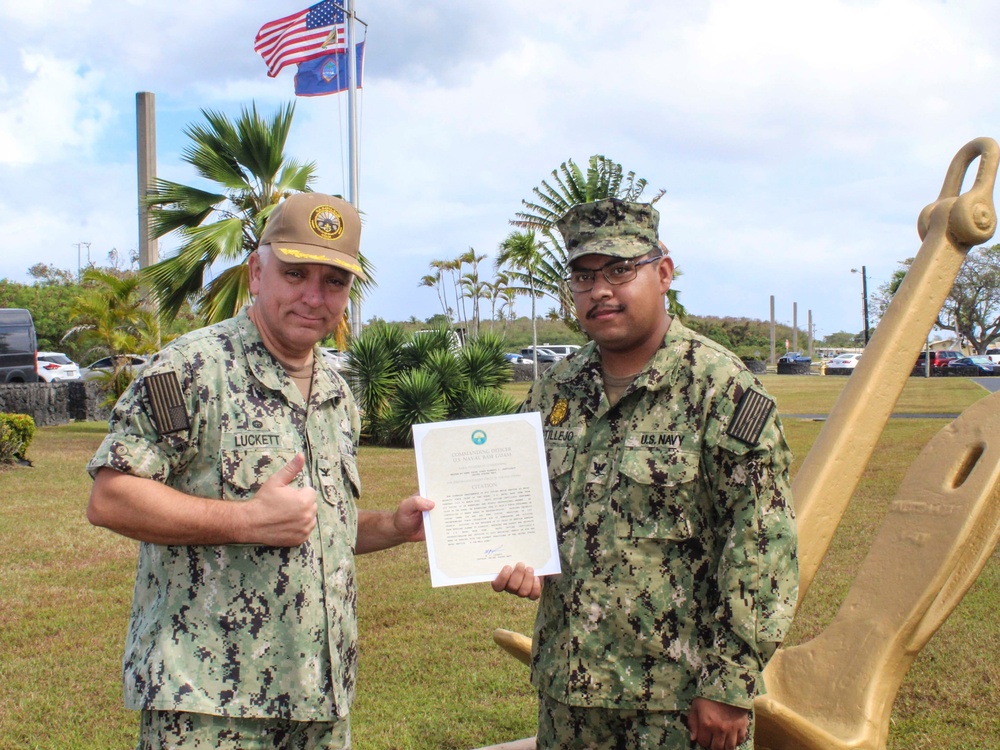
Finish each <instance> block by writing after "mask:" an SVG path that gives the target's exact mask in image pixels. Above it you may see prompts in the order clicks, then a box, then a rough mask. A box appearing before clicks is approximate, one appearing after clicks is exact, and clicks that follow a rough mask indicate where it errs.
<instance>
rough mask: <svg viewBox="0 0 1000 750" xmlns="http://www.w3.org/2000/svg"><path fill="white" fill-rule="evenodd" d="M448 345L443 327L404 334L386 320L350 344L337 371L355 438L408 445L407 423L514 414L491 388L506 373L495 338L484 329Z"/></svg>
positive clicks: (511, 405)
mask: <svg viewBox="0 0 1000 750" xmlns="http://www.w3.org/2000/svg"><path fill="white" fill-rule="evenodd" d="M455 344H456V338H455V335H454V334H453V333H452V332H451V331H450V330H448V329H446V328H444V329H440V330H432V331H421V332H419V333H418V334H415V335H408V334H406V333H404V332H403V331H402V329H401V328H399V327H397V326H390V325H386V324H378V325H373V326H369V327H368V328H366V329H365V330H364V331H363V332H362V333H361V335H360V336H358V337H357V338H356V339H355V340H354V341H352V342H351V346H350V348H349V349H348V352H347V366H346V367H345V369H344V375H345V377H346V378H347V380H348V382H349V383H350V385H351V389H352V390H353V391H354V394H355V396H356V397H357V400H358V407H359V408H360V410H361V419H362V424H361V433H362V436H363V439H365V440H367V441H371V442H373V443H375V444H382V445H410V444H411V443H412V439H413V436H412V433H411V431H410V429H411V427H412V426H413V425H414V424H423V423H427V422H440V421H443V420H446V419H460V418H462V417H465V416H473V415H475V416H493V415H497V414H510V413H512V412H513V411H515V409H516V405H515V404H514V403H513V400H512V399H510V398H508V397H505V396H504V395H503V394H502V393H500V391H499V387H500V385H501V384H503V383H505V382H507V381H508V380H510V378H511V374H512V373H511V366H510V363H508V362H507V360H506V359H504V356H503V352H504V348H503V339H502V338H501V337H499V336H496V335H493V334H484V335H482V336H480V337H478V338H475V339H472V340H470V341H469V342H467V344H466V346H465V347H464V348H461V349H456V348H455Z"/></svg>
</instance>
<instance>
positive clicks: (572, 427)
mask: <svg viewBox="0 0 1000 750" xmlns="http://www.w3.org/2000/svg"><path fill="white" fill-rule="evenodd" d="M658 221H659V216H658V213H657V212H656V210H655V209H653V208H652V206H650V205H645V204H633V203H624V202H622V201H618V200H604V201H598V202H595V203H588V204H584V205H579V206H575V207H573V208H572V209H571V210H570V211H569V212H568V213H567V214H566V215H565V216H564V217H563V218H562V220H561V221H560V222H559V223H558V225H557V226H558V228H559V230H560V232H561V233H562V235H563V237H564V239H565V241H566V249H567V253H568V261H569V264H570V268H571V273H570V277H569V285H570V289H571V290H572V291H573V294H574V297H575V302H576V307H577V315H578V318H579V320H580V324H581V326H582V327H583V329H584V330H585V331H586V332H587V333H588V334H589V335H590V337H591V338H592V339H593V341H592V342H591V343H590V344H588V345H587V346H585V347H583V348H582V349H581V350H580V351H578V352H577V353H576V354H575V355H573V356H571V357H569V358H567V359H566V360H564V361H563V362H560V363H557V364H556V365H555V366H554V367H553V368H552V369H551V370H549V371H548V372H547V373H546V374H545V376H544V377H543V378H542V379H541V380H540V381H539V382H537V383H536V384H535V385H534V386H533V387H532V389H531V391H530V392H529V394H528V399H527V401H526V403H525V406H524V409H525V410H530V411H537V412H540V413H541V415H542V420H543V424H544V431H545V442H546V449H547V453H548V460H549V476H550V479H551V483H552V498H553V504H554V506H555V508H554V510H555V517H556V526H557V530H558V536H559V551H560V556H561V564H562V571H563V572H562V574H561V575H559V576H553V577H552V578H550V579H548V580H546V581H545V584H544V586H542V585H541V581H540V580H539V579H538V578H537V577H536V576H535V575H534V573H533V571H532V570H531V568H525V567H524V566H523V565H517V566H515V567H514V568H510V567H506V568H504V570H503V571H502V572H501V573H500V575H499V576H498V577H497V579H496V580H495V581H494V583H493V586H494V588H495V589H496V590H498V591H500V590H507V591H510V592H512V593H516V594H518V595H521V596H528V597H531V598H537V597H538V596H539V595H540V596H541V602H540V604H539V610H538V618H537V622H536V626H535V638H534V653H533V655H532V672H531V675H532V683H533V684H534V685H535V686H536V687H537V688H538V690H539V694H540V708H539V729H538V745H539V747H543V748H621V747H624V748H653V747H656V748H690V747H696V746H698V745H700V746H701V747H703V748H711V749H712V750H723V749H724V750H732V748H735V747H737V746H738V745H739V746H741V747H752V742H753V741H752V711H751V708H752V705H753V699H754V696H755V695H756V694H758V693H759V692H762V690H763V687H764V686H763V683H762V680H761V671H762V670H763V668H764V665H765V664H766V662H767V660H768V659H769V658H770V657H771V655H772V654H773V653H774V651H775V649H776V648H777V646H778V644H779V643H780V642H781V640H782V638H783V637H784V636H785V634H786V633H787V631H788V627H789V625H790V623H791V619H792V614H793V612H794V609H795V601H796V594H797V581H798V566H797V559H796V535H795V522H794V514H793V511H792V506H791V496H790V493H789V484H788V466H789V464H790V462H791V454H790V452H789V450H788V447H787V445H786V444H785V440H784V437H783V435H782V432H781V426H780V424H779V421H778V418H777V415H776V413H775V408H774V402H773V401H772V400H771V398H770V397H769V396H768V395H767V394H766V393H765V391H764V389H763V388H762V387H761V385H760V383H758V382H757V380H756V379H755V378H754V376H753V375H752V374H751V373H750V372H749V371H747V369H746V368H745V367H744V366H743V365H742V363H741V362H740V361H739V359H737V358H736V357H735V356H734V355H733V354H731V353H730V352H728V351H726V350H725V349H724V348H723V347H721V346H719V345H718V344H716V343H714V342H712V341H710V340H708V339H706V338H703V337H701V336H699V335H697V334H695V333H693V332H692V331H690V330H689V329H687V328H685V327H684V326H683V325H682V324H681V323H680V322H679V321H677V320H676V319H671V317H670V316H669V315H668V313H667V311H666V309H665V306H664V296H665V295H666V292H667V290H668V289H669V288H670V282H671V280H672V278H673V263H672V261H671V259H670V258H669V257H667V256H666V255H665V254H664V251H665V249H666V248H665V247H664V246H663V245H662V244H661V243H660V242H659V239H658V237H657V224H658Z"/></svg>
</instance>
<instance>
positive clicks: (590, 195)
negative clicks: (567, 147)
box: [511, 154, 666, 231]
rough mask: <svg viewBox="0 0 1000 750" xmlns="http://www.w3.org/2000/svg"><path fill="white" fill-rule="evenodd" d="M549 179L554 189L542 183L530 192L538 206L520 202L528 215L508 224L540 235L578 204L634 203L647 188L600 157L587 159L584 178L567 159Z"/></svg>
mask: <svg viewBox="0 0 1000 750" xmlns="http://www.w3.org/2000/svg"><path fill="white" fill-rule="evenodd" d="M552 178H553V180H554V181H555V183H556V185H557V186H558V187H553V186H552V185H549V183H547V182H546V181H545V180H542V184H541V186H540V187H536V188H533V189H532V191H531V192H533V193H534V194H535V197H536V198H537V200H538V201H539V202H538V203H530V202H528V201H524V200H522V201H521V203H522V204H523V205H524V207H525V208H527V209H528V212H524V211H520V212H518V213H517V214H516V216H517V218H516V219H514V220H513V221H511V224H513V225H514V226H517V227H523V228H525V229H536V230H538V231H544V230H546V229H549V228H551V227H553V226H555V223H556V222H557V221H559V219H560V218H561V217H562V216H563V214H565V213H566V212H567V211H568V210H569V209H571V208H572V207H573V206H575V205H578V204H580V203H592V202H593V201H599V200H604V199H605V198H618V199H620V200H623V201H627V202H629V203H634V202H636V201H638V200H640V198H641V197H642V194H643V192H644V191H645V190H646V185H647V182H646V180H645V179H641V178H640V179H638V180H637V179H636V177H635V172H629V173H628V174H627V175H626V174H623V170H622V166H621V164H618V163H616V162H613V161H611V160H610V159H608V158H607V157H606V156H601V155H600V154H595V155H594V156H591V157H590V161H589V163H588V166H587V174H586V175H584V174H583V172H582V171H581V170H580V168H579V167H578V166H577V165H576V163H575V162H574V161H573V160H572V159H567V160H566V161H564V162H563V163H562V164H560V165H559V167H558V168H557V169H553V170H552ZM664 193H666V190H660V191H659V192H658V193H657V194H656V195H655V196H653V198H652V199H651V200H650V201H649V202H650V203H656V201H658V200H659V199H660V198H662V197H663V194H664Z"/></svg>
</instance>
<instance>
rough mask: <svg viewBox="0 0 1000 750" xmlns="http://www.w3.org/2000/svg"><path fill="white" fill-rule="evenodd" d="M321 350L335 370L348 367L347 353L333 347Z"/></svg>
mask: <svg viewBox="0 0 1000 750" xmlns="http://www.w3.org/2000/svg"><path fill="white" fill-rule="evenodd" d="M319 350H320V353H321V354H322V355H323V357H324V358H326V360H327V361H328V362H329V363H330V364H332V365H333V369H335V370H340V369H341V368H343V367H346V366H347V352H342V351H340V349H337V348H335V347H332V346H321V347H320V348H319Z"/></svg>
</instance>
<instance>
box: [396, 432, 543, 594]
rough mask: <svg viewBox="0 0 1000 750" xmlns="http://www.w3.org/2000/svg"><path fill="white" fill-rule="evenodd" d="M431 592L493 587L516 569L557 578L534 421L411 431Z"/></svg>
mask: <svg viewBox="0 0 1000 750" xmlns="http://www.w3.org/2000/svg"><path fill="white" fill-rule="evenodd" d="M413 446H414V449H415V452H416V458H417V479H418V481H419V486H420V494H421V495H423V496H424V497H428V498H430V499H432V500H434V503H435V504H434V509H433V510H430V511H427V512H425V513H424V529H425V533H426V536H427V557H428V560H429V562H430V568H431V585H432V586H435V587H436V586H453V585H456V584H460V583H481V582H485V581H492V580H493V579H494V578H495V577H496V576H497V574H498V573H499V572H500V570H501V568H503V566H504V565H513V564H514V563H517V562H523V563H525V564H527V565H530V566H532V567H533V568H534V569H535V574H536V575H539V576H543V575H551V574H553V573H558V572H559V550H558V547H557V545H556V533H555V522H554V521H553V518H552V502H551V498H550V494H549V477H548V469H547V467H546V462H545V449H544V446H543V443H542V422H541V418H540V417H539V416H538V414H535V413H532V414H513V415H509V416H502V417H482V418H478V419H463V420H457V421H451V422H436V423H433V424H420V425H414V426H413Z"/></svg>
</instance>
